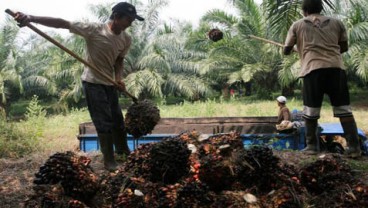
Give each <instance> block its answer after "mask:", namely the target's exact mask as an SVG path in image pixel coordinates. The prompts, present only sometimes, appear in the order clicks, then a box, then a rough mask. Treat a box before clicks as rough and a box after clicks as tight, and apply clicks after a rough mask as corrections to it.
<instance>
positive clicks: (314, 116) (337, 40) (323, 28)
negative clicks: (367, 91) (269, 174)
mask: <svg viewBox="0 0 368 208" xmlns="http://www.w3.org/2000/svg"><path fill="white" fill-rule="evenodd" d="M322 9H323V5H322V0H303V3H302V10H303V13H304V18H302V19H300V20H298V21H296V22H294V23H293V24H292V26H291V27H290V29H289V32H288V35H287V37H286V41H285V47H284V54H285V55H289V54H290V53H291V51H292V50H293V47H294V45H295V44H296V45H297V50H298V53H299V57H300V59H301V73H300V77H302V78H303V104H304V114H303V118H304V119H305V125H306V143H307V147H306V148H305V149H304V151H306V152H310V153H317V152H318V151H319V148H318V147H319V146H318V140H317V138H318V137H317V134H318V133H317V125H318V119H319V118H320V111H321V106H322V101H323V95H324V94H327V95H328V96H329V98H330V101H331V105H332V106H333V113H334V116H335V117H338V118H339V119H340V123H341V125H342V128H343V130H344V134H345V138H346V140H347V142H348V149H347V150H346V151H345V153H346V154H347V156H349V157H353V158H355V157H359V156H360V155H361V149H360V142H359V136H358V132H357V125H356V122H355V119H354V116H353V113H352V110H351V106H350V97H349V90H348V86H347V77H346V72H345V70H344V64H343V60H342V56H341V54H342V53H344V52H346V51H347V50H348V39H347V33H346V29H345V27H344V25H343V23H342V22H341V21H340V20H338V19H335V18H332V17H327V16H324V15H322V14H321V11H322Z"/></svg>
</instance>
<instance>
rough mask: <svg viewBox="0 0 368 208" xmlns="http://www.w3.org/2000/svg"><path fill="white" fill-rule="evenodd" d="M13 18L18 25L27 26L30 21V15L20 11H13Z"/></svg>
mask: <svg viewBox="0 0 368 208" xmlns="http://www.w3.org/2000/svg"><path fill="white" fill-rule="evenodd" d="M14 19H15V20H16V21H17V22H18V26H19V27H24V26H27V24H28V23H30V22H31V21H32V17H31V16H30V15H26V14H23V13H22V12H17V13H15V17H14Z"/></svg>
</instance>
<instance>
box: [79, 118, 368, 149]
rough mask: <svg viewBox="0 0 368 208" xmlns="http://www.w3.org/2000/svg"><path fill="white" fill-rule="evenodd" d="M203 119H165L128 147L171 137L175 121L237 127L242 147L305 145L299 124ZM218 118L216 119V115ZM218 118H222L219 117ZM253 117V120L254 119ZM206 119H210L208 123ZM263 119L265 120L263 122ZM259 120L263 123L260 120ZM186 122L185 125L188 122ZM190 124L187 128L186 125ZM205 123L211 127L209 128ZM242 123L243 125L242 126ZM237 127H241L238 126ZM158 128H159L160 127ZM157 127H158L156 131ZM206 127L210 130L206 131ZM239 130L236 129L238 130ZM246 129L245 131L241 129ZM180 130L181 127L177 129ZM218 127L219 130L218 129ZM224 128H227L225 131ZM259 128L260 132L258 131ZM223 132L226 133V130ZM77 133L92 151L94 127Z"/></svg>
mask: <svg viewBox="0 0 368 208" xmlns="http://www.w3.org/2000/svg"><path fill="white" fill-rule="evenodd" d="M271 118H273V117H271ZM211 119H212V120H208V119H207V118H206V119H205V120H206V122H207V123H209V124H208V125H204V121H202V120H203V118H202V119H200V120H197V119H195V120H193V118H190V119H187V120H185V119H184V120H183V119H180V120H172V119H169V122H168V121H167V120H164V121H162V123H161V126H160V125H159V126H158V127H157V128H155V129H156V131H154V132H153V134H150V135H146V136H143V137H141V138H138V139H134V138H133V137H132V136H131V135H128V145H129V148H130V149H131V150H134V149H135V148H136V147H137V146H138V145H140V144H144V143H149V142H159V141H160V140H162V139H164V138H170V137H175V136H177V135H178V133H176V132H168V131H169V130H172V129H175V128H173V127H171V128H170V125H175V126H178V121H180V125H179V126H180V127H181V128H186V127H187V128H188V129H187V130H189V129H190V127H192V126H190V125H192V124H195V125H196V127H197V126H199V127H200V128H202V129H203V130H204V131H207V132H204V133H205V134H208V135H213V134H217V133H227V132H229V131H230V130H237V131H238V132H240V133H241V134H240V137H241V139H242V140H243V144H244V146H245V147H248V146H250V145H260V144H267V145H270V146H272V147H273V148H275V149H292V150H301V149H303V148H304V147H305V137H304V132H305V131H304V127H300V128H298V129H296V130H295V131H293V132H292V133H275V131H273V130H270V129H271V127H274V123H272V122H267V121H269V120H267V119H266V120H265V119H264V118H262V121H261V122H255V120H254V118H253V117H252V118H251V119H249V118H247V119H245V120H244V119H239V118H230V119H229V118H226V120H221V121H229V122H222V123H221V122H219V123H216V121H217V120H216V119H215V120H213V118H211ZM217 119H219V118H217ZM221 119H222V118H221ZM235 120H236V121H238V123H236V122H234V121H235ZM256 120H257V119H256ZM209 121H210V122H209ZM241 121H248V123H246V124H241ZM265 121H266V122H265ZM262 122H263V123H262ZM188 124H189V125H188ZM189 126H190V127H189ZM208 126H211V128H209V127H208ZM244 126H246V127H247V128H244ZM240 127H241V128H240ZM320 127H321V132H320V136H323V135H325V136H328V135H343V134H344V132H343V129H342V127H341V125H340V123H321V124H320ZM161 128H162V129H161ZM160 129H161V130H160ZM209 129H211V131H212V133H209V131H210V130H209ZM239 129H240V131H239ZM244 129H247V130H248V131H246V130H244ZM178 130H180V131H182V130H183V129H178ZM219 130H222V132H219ZM227 130H228V131H227ZM257 130H258V131H261V132H260V133H256V132H255V131H257ZM262 130H263V132H262ZM160 131H161V132H162V131H166V132H167V133H158V132H160ZM226 131H227V132H226ZM79 133H80V134H79V135H78V136H77V137H78V140H79V147H80V149H81V150H82V151H85V152H88V151H96V150H99V142H98V137H97V134H96V133H95V129H94V127H93V124H92V123H90V122H89V123H83V124H81V125H80V132H79ZM358 133H359V137H360V139H361V141H362V149H363V152H364V153H365V154H367V153H368V141H367V137H366V135H365V134H364V132H363V131H362V130H361V129H358Z"/></svg>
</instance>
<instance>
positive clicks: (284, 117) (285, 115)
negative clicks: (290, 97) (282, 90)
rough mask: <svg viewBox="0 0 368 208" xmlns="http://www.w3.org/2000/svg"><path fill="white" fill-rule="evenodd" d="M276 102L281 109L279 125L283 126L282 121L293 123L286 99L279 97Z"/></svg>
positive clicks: (278, 117)
mask: <svg viewBox="0 0 368 208" xmlns="http://www.w3.org/2000/svg"><path fill="white" fill-rule="evenodd" d="M276 100H277V106H279V108H280V109H279V113H278V116H277V124H281V122H282V121H291V114H290V110H289V108H288V107H286V97H284V96H278V97H277V98H276Z"/></svg>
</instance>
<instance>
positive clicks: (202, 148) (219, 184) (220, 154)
mask: <svg viewBox="0 0 368 208" xmlns="http://www.w3.org/2000/svg"><path fill="white" fill-rule="evenodd" d="M241 149H244V147H243V142H242V140H241V138H240V136H239V134H238V133H229V134H218V135H213V136H211V137H209V138H207V139H206V140H203V141H202V143H201V144H200V145H199V161H200V163H199V173H198V177H199V180H200V181H202V182H204V183H206V184H207V185H208V186H209V188H210V190H212V191H216V192H219V191H222V190H224V189H229V188H230V187H231V185H232V183H233V182H235V181H236V174H235V172H234V167H235V166H234V164H233V161H234V158H233V156H234V153H235V152H237V151H240V150H241Z"/></svg>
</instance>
